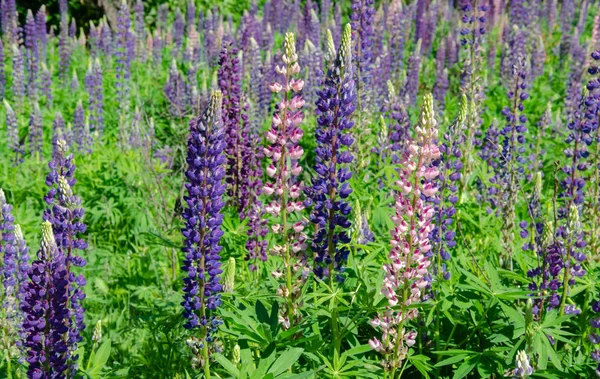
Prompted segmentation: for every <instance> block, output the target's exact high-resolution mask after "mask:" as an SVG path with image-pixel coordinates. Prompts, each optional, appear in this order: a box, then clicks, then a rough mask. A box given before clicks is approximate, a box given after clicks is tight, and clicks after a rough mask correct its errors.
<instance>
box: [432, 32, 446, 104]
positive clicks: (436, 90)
mask: <svg viewBox="0 0 600 379" xmlns="http://www.w3.org/2000/svg"><path fill="white" fill-rule="evenodd" d="M435 72H436V81H435V85H434V87H433V98H434V99H435V101H436V102H437V104H438V106H439V108H440V110H443V109H444V107H445V104H446V91H447V90H448V84H449V83H448V70H447V68H446V45H445V44H444V43H443V41H442V42H440V45H439V46H438V50H437V51H436V53H435Z"/></svg>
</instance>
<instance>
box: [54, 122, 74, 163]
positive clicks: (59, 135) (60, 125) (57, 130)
mask: <svg viewBox="0 0 600 379" xmlns="http://www.w3.org/2000/svg"><path fill="white" fill-rule="evenodd" d="M61 140H64V141H69V140H71V136H68V135H67V130H66V129H65V120H64V119H63V116H62V114H61V113H60V112H56V116H54V121H53V122H52V157H53V158H54V157H57V156H58V154H59V151H58V147H59V146H58V141H61Z"/></svg>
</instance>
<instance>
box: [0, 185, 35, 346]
mask: <svg viewBox="0 0 600 379" xmlns="http://www.w3.org/2000/svg"><path fill="white" fill-rule="evenodd" d="M0 253H1V254H2V269H1V270H0V277H1V280H2V284H3V288H4V291H3V300H2V307H3V308H4V317H5V320H4V338H7V340H6V342H7V343H8V346H5V347H6V348H8V349H9V350H8V351H7V353H8V355H9V356H10V355H11V353H10V350H11V348H14V347H19V346H20V343H19V334H20V332H21V329H20V325H21V322H22V320H23V314H22V313H21V312H19V311H18V310H19V305H20V302H21V299H22V296H21V295H22V294H23V284H24V283H25V279H26V278H27V270H28V269H29V267H28V265H29V256H28V249H27V244H26V242H25V240H24V238H23V232H22V231H21V227H20V226H19V225H18V224H14V216H13V215H12V206H11V205H10V204H8V203H7V202H6V197H5V195H4V192H3V191H2V188H0Z"/></svg>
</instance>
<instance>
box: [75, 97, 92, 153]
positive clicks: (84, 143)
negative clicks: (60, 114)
mask: <svg viewBox="0 0 600 379" xmlns="http://www.w3.org/2000/svg"><path fill="white" fill-rule="evenodd" d="M90 139H91V137H90V135H89V124H88V125H87V127H86V122H85V111H84V109H83V103H82V102H81V100H79V101H77V106H76V107H75V113H74V114H73V142H74V147H75V149H76V150H77V151H78V152H79V153H90V152H91V150H90V148H91V146H90Z"/></svg>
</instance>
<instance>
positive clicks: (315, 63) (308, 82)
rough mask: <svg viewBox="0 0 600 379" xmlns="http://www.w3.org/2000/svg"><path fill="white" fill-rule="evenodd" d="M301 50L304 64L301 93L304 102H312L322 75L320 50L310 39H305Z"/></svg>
mask: <svg viewBox="0 0 600 379" xmlns="http://www.w3.org/2000/svg"><path fill="white" fill-rule="evenodd" d="M303 52H304V64H305V65H306V75H305V81H304V89H303V93H304V97H305V100H306V102H307V103H309V104H314V103H315V101H316V98H317V91H318V88H319V84H320V78H321V77H322V76H323V74H322V72H323V71H322V70H323V69H322V67H321V66H322V63H321V62H322V57H321V51H320V50H318V49H317V47H316V46H315V45H314V44H313V43H312V41H311V40H310V39H307V40H306V43H305V46H304V50H303Z"/></svg>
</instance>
